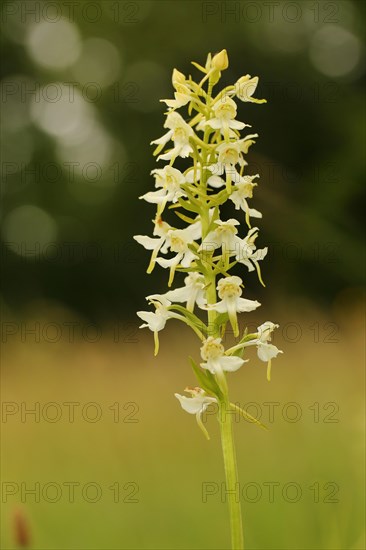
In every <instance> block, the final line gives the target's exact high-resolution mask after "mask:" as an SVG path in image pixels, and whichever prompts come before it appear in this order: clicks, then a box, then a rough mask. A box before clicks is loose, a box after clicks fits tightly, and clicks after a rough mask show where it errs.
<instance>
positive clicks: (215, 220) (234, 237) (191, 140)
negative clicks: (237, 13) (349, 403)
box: [134, 50, 282, 549]
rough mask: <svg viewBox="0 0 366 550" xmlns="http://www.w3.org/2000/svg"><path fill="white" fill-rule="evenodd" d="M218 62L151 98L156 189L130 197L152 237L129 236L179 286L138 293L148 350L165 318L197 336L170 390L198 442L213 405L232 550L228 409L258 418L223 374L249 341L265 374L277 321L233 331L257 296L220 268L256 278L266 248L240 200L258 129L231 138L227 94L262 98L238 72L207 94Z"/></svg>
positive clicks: (232, 111) (234, 131)
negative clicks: (227, 338)
mask: <svg viewBox="0 0 366 550" xmlns="http://www.w3.org/2000/svg"><path fill="white" fill-rule="evenodd" d="M228 64H229V63H228V56H227V52H226V50H222V51H221V52H220V53H218V54H216V55H214V56H211V54H209V55H208V57H207V61H206V64H205V66H204V67H203V66H201V65H199V64H198V63H194V62H193V65H194V66H195V67H196V68H197V69H198V70H199V71H200V72H201V73H203V77H202V79H201V80H200V82H195V81H194V80H193V79H192V78H191V76H189V77H188V78H187V77H186V76H185V75H184V74H182V73H181V72H179V71H178V70H177V69H174V70H173V77H172V82H173V87H174V89H175V93H174V99H164V100H161V101H163V102H164V103H165V104H166V105H167V108H168V110H167V113H166V120H165V123H164V128H166V129H167V132H166V133H165V134H164V135H163V136H162V137H160V138H159V139H156V140H155V141H153V142H152V144H154V145H156V146H157V147H156V149H155V151H154V155H158V157H157V160H158V161H159V162H160V161H165V162H166V164H165V166H164V167H162V168H157V169H155V170H153V171H152V175H153V176H154V178H155V188H156V190H155V191H150V192H148V193H146V194H144V195H143V196H141V197H140V198H141V199H144V200H145V201H147V202H149V203H153V204H156V208H157V210H156V216H155V219H154V221H153V224H154V228H153V236H152V237H149V236H145V235H136V236H135V237H134V238H135V239H136V241H137V242H138V243H140V244H141V245H142V246H143V247H144V248H146V249H147V250H150V251H151V259H150V264H149V266H148V269H147V272H148V273H151V271H152V270H153V269H154V267H155V265H156V264H158V265H160V266H161V267H162V268H164V269H167V270H169V276H168V287H169V288H170V287H171V286H172V285H173V282H174V280H175V276H176V273H177V272H183V273H184V274H185V278H184V284H183V285H182V284H180V286H178V287H177V288H175V289H170V290H168V291H167V292H166V293H165V294H153V295H151V296H148V297H147V300H148V302H149V304H150V305H151V306H153V308H154V310H153V311H139V312H138V313H137V315H138V316H139V317H140V318H141V319H142V320H143V321H144V323H143V324H142V325H141V328H143V327H146V328H149V329H150V330H151V331H152V332H153V334H154V340H155V355H156V354H157V353H158V350H159V332H160V331H161V330H163V328H164V327H165V325H166V323H167V321H168V320H170V319H178V320H180V321H183V323H185V324H186V325H188V326H189V327H190V328H191V329H192V330H193V331H194V332H195V334H196V335H197V336H198V338H199V340H200V345H201V347H200V352H201V360H202V361H201V362H200V363H199V364H198V362H197V361H195V360H194V359H193V358H190V361H191V366H192V368H193V371H194V374H195V376H196V378H197V380H198V386H197V387H193V388H191V387H188V388H186V390H185V391H186V393H187V394H188V396H184V395H180V394H178V393H176V394H175V396H176V397H177V399H178V400H179V402H180V404H181V406H182V408H183V409H184V410H185V411H186V412H188V413H189V414H193V415H195V416H196V420H197V423H198V425H199V427H200V428H201V429H202V431H203V433H204V434H205V436H206V437H207V438H208V439H209V435H208V433H207V430H206V428H205V426H204V424H203V421H202V414H203V413H204V411H205V410H206V409H207V407H208V406H210V405H211V404H215V405H216V406H217V409H218V415H217V417H218V421H219V424H220V429H221V442H222V450H223V456H224V466H225V475H226V489H227V494H228V496H229V509H230V520H231V521H230V523H231V538H232V548H235V549H242V548H244V543H243V530H242V515H241V507H240V501H238V499H237V498H236V495H235V488H236V484H237V483H238V473H237V467H236V456H235V447H234V439H233V426H232V415H231V414H229V413H230V412H233V411H236V412H238V413H240V414H241V415H242V416H243V417H244V418H246V419H247V420H250V421H252V422H253V423H256V424H258V425H261V424H260V422H259V421H258V420H256V419H254V418H253V417H251V416H250V415H249V414H248V413H247V412H246V411H245V410H244V409H242V408H241V407H239V406H238V405H236V404H234V403H232V402H231V401H230V398H229V392H228V381H227V376H228V373H231V372H234V371H236V370H238V369H239V368H240V367H241V366H242V365H243V364H244V363H246V362H247V361H248V359H247V358H245V359H244V357H243V356H244V353H245V351H246V350H247V348H249V347H251V346H255V347H256V349H257V354H258V357H259V359H260V360H261V361H264V362H265V363H267V379H268V380H270V377H271V360H272V359H273V358H275V357H276V356H277V355H278V354H279V353H282V352H281V350H279V349H278V348H277V347H276V346H275V345H273V344H272V343H271V335H272V333H273V331H274V329H275V328H277V327H278V325H277V324H274V323H272V322H270V321H266V322H265V323H263V324H262V325H260V326H259V327H258V328H257V331H256V332H255V333H249V332H248V330H247V329H244V330H241V329H240V327H239V322H238V314H239V313H242V312H251V311H254V310H256V309H257V308H258V307H259V306H260V303H259V302H257V301H256V300H250V299H247V298H244V297H243V296H242V294H243V288H244V284H243V280H242V278H241V277H239V276H237V275H232V274H230V272H231V270H232V268H233V267H234V266H236V265H238V266H239V267H240V266H243V268H244V267H245V268H246V269H247V270H248V271H249V272H253V271H254V272H255V271H256V272H257V275H258V278H259V281H260V282H261V284H262V285H264V283H263V280H262V276H261V269H260V262H261V261H262V260H263V258H264V257H265V256H266V254H267V247H265V248H257V247H256V239H257V237H258V228H257V227H252V218H255V219H259V218H261V217H262V214H261V213H260V212H259V211H258V210H256V209H254V208H251V207H250V205H249V201H250V199H251V198H252V196H253V191H254V188H255V187H256V186H257V182H256V181H255V180H257V179H258V178H259V175H258V174H255V175H247V174H246V173H245V167H246V166H247V164H248V163H247V161H246V160H245V156H246V155H247V153H248V150H249V148H250V147H251V145H252V144H253V143H255V138H257V137H258V134H248V135H246V136H244V137H241V136H240V130H243V129H244V128H246V127H249V125H248V124H245V123H244V122H239V121H238V120H236V115H237V105H236V103H235V101H234V98H236V99H238V100H239V101H242V102H251V103H265V101H266V100H264V99H256V98H255V97H253V95H254V93H255V90H256V87H257V84H258V77H251V76H250V75H245V76H243V77H241V78H239V80H238V81H237V82H236V83H235V84H234V85H232V86H227V87H226V88H224V89H223V90H221V91H220V92H219V93H218V94H217V95H214V94H213V89H214V87H215V85H216V84H217V83H218V82H219V80H220V78H221V72H222V71H223V70H225V69H226V68H227V67H228ZM181 108H184V110H185V111H186V116H184V117H183V116H182V115H181V114H179V113H178V109H181ZM171 142H172V144H171ZM180 159H186V161H184V160H183V161H182V160H180ZM176 162H178V163H179V166H180V167H181V166H182V165H184V164H185V162H186V168H185V169H184V170H182V169H181V168H179V169H178V168H176V167H175V166H174V164H176ZM227 201H231V202H232V203H233V205H234V206H235V210H238V211H239V214H240V217H242V218H243V220H244V221H245V224H246V226H247V227H248V230H247V234H246V235H245V236H240V235H239V230H240V225H241V223H240V221H239V220H237V219H235V218H230V219H227V220H222V219H221V211H220V210H221V208H222V205H224V204H225V203H226V202H227ZM168 210H171V211H172V212H174V213H175V214H176V215H177V218H179V220H180V221H179V224H177V225H180V226H181V225H182V222H183V223H184V224H185V225H184V227H183V228H182V227H175V226H172V225H170V224H169V223H168V222H167V221H166V219H167V217H168V216H167V215H166V214H167V213H168ZM240 210H241V211H242V213H240ZM200 311H202V312H205V314H206V315H207V319H206V321H204V320H202V315H200V313H199V312H200ZM228 325H229V326H231V328H232V332H233V334H234V337H235V338H236V343H235V345H234V346H231V347H229V348H228V349H225V347H224V344H223V339H224V335H225V330H226V327H227V326H228ZM261 426H262V425H261ZM262 427H263V426H262Z"/></svg>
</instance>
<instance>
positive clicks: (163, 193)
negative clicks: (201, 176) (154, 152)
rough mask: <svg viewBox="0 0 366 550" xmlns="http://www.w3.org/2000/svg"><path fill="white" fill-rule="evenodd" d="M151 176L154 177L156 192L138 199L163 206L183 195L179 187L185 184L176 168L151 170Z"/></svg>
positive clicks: (167, 167) (168, 167)
mask: <svg viewBox="0 0 366 550" xmlns="http://www.w3.org/2000/svg"><path fill="white" fill-rule="evenodd" d="M151 174H153V175H154V176H155V187H157V188H158V191H150V192H149V193H145V195H141V197H139V198H140V199H144V200H145V201H147V202H150V203H155V204H163V205H164V206H165V204H166V203H167V202H173V203H175V202H177V200H178V197H182V196H183V195H184V192H183V191H182V189H181V185H182V184H184V183H186V179H185V177H184V176H183V174H182V173H181V172H180V171H179V170H177V169H176V168H173V167H172V166H169V165H168V166H165V167H164V168H162V169H156V170H152V172H151Z"/></svg>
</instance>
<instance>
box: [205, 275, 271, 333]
mask: <svg viewBox="0 0 366 550" xmlns="http://www.w3.org/2000/svg"><path fill="white" fill-rule="evenodd" d="M242 283H243V281H242V280H241V278H240V277H237V276H235V275H234V276H233V277H225V278H223V279H220V280H219V282H218V284H217V290H218V294H219V297H220V298H221V301H220V302H217V303H216V304H209V305H207V306H205V307H204V308H202V309H214V310H215V311H217V312H218V313H228V315H229V319H230V323H231V326H232V328H233V331H234V335H235V336H238V335H239V327H238V320H237V315H236V314H237V313H239V312H249V311H253V310H254V309H257V307H259V306H260V303H259V302H257V301H256V300H247V299H245V298H241V295H242V289H241V288H240V286H241V284H242Z"/></svg>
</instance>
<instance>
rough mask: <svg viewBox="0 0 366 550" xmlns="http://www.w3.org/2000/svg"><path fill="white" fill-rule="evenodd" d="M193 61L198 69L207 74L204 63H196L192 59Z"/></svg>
mask: <svg viewBox="0 0 366 550" xmlns="http://www.w3.org/2000/svg"><path fill="white" fill-rule="evenodd" d="M191 63H192V65H193V66H194V67H196V69H198V70H199V71H201V72H202V73H205V74H206V73H207V71H206V69H205V68H204V67H202V65H200V64H199V63H196V62H195V61H191Z"/></svg>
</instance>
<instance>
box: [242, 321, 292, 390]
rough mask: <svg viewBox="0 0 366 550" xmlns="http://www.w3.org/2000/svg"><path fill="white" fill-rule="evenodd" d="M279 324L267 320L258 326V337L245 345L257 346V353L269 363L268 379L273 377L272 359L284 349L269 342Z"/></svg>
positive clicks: (262, 359)
mask: <svg viewBox="0 0 366 550" xmlns="http://www.w3.org/2000/svg"><path fill="white" fill-rule="evenodd" d="M278 327H279V325H276V324H275V323H272V322H271V321H266V322H265V323H263V324H262V325H260V326H259V327H258V328H257V331H258V334H257V338H255V339H254V340H250V341H249V342H246V343H245V344H244V346H243V347H247V346H257V354H258V357H259V359H260V360H261V361H264V362H265V363H267V379H268V380H270V379H271V361H272V359H274V358H275V357H277V355H278V354H279V353H283V351H282V350H280V349H278V348H277V347H276V346H274V345H273V344H269V343H268V342H270V341H271V336H272V332H273V331H274V329H275V328H278Z"/></svg>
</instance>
